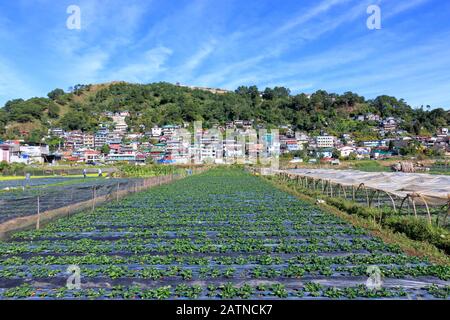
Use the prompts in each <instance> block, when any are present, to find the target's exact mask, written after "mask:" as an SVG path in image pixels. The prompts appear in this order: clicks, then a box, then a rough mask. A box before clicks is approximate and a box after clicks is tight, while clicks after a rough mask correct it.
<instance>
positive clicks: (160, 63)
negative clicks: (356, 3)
mask: <svg viewBox="0 0 450 320" xmlns="http://www.w3.org/2000/svg"><path fill="white" fill-rule="evenodd" d="M172 53H173V51H172V50H171V49H169V48H166V47H163V46H161V47H157V48H153V49H150V50H148V51H147V52H145V53H144V54H143V55H142V57H140V58H139V60H138V61H137V62H135V63H130V64H128V65H126V66H124V67H122V68H120V69H118V70H117V71H114V72H113V73H112V74H111V75H110V77H112V78H113V79H116V80H124V81H129V82H141V83H142V82H148V81H152V80H157V76H158V75H159V74H160V73H161V72H163V71H165V70H166V67H165V63H166V61H167V59H168V58H169V57H170V56H171V55H172Z"/></svg>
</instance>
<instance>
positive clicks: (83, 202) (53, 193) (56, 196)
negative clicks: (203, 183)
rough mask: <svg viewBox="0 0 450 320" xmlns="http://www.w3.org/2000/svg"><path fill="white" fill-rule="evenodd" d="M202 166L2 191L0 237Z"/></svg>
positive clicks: (119, 197) (167, 179)
mask: <svg viewBox="0 0 450 320" xmlns="http://www.w3.org/2000/svg"><path fill="white" fill-rule="evenodd" d="M204 170H206V169H205V168H194V169H191V170H186V171H185V172H183V173H181V174H170V175H165V176H155V177H151V178H140V179H107V180H104V181H102V182H99V181H93V182H89V181H87V182H86V183H83V184H77V185H67V186H62V187H51V188H36V189H30V190H25V191H21V192H8V193H4V194H2V195H1V196H0V238H5V237H7V234H9V233H11V232H12V231H17V230H20V229H24V228H29V227H32V226H34V225H35V227H36V229H39V228H40V227H41V226H42V222H45V221H49V220H52V219H53V218H55V217H60V216H70V215H71V214H73V213H75V212H78V211H80V210H86V209H92V210H93V209H95V207H96V206H98V205H100V204H102V203H104V202H108V201H113V200H119V199H121V198H123V197H124V196H126V195H128V194H130V193H135V192H139V191H143V190H146V189H148V188H151V187H153V186H158V185H162V184H166V183H170V182H172V181H175V180H178V179H181V178H183V177H185V176H186V175H190V174H196V173H200V172H203V171H204Z"/></svg>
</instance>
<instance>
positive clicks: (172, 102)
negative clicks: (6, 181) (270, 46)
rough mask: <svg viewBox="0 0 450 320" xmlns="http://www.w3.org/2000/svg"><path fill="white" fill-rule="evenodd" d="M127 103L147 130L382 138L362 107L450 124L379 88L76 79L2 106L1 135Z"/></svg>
mask: <svg viewBox="0 0 450 320" xmlns="http://www.w3.org/2000/svg"><path fill="white" fill-rule="evenodd" d="M123 110H128V111H129V112H130V117H129V118H128V119H127V122H128V124H129V126H130V127H131V128H132V129H133V130H134V131H143V130H145V129H146V128H150V127H152V126H154V125H163V124H169V123H175V124H181V123H183V122H192V121H194V120H201V121H203V123H204V127H209V126H211V125H212V124H224V123H225V122H227V121H230V120H235V119H241V120H249V119H253V120H255V122H256V123H257V124H264V125H266V126H268V127H271V126H277V125H285V124H291V125H293V126H294V128H295V129H297V130H304V131H308V132H319V131H320V130H325V131H327V132H329V133H331V134H342V133H354V134H355V135H356V136H357V138H358V137H360V138H376V133H375V132H374V131H373V128H374V126H376V123H373V122H370V121H355V120H353V117H354V116H355V115H359V114H369V113H371V114H376V115H379V116H381V117H383V118H385V117H390V116H393V117H396V118H398V119H400V120H401V127H402V128H403V129H405V130H407V131H409V132H410V133H413V134H427V133H434V132H435V131H436V130H437V129H438V128H440V127H442V126H447V125H449V124H450V118H449V114H448V112H446V111H445V110H443V109H434V110H423V109H412V108H411V107H410V106H409V105H408V104H407V103H406V102H405V101H404V100H402V99H400V100H399V99H397V98H395V97H389V96H380V97H378V98H376V99H373V100H366V99H365V98H364V97H362V96H359V95H357V94H355V93H352V92H347V93H345V94H342V95H339V94H334V93H327V92H326V91H322V90H321V91H317V92H315V93H313V94H312V95H306V94H298V95H292V94H290V91H289V89H287V88H284V87H275V88H266V89H265V90H264V91H262V92H260V91H259V90H258V88H257V87H255V86H252V87H243V86H242V87H239V88H238V89H237V90H235V91H234V92H226V93H221V94H214V93H212V92H208V91H205V90H201V89H192V88H190V87H185V86H178V85H173V84H169V83H152V84H146V85H141V84H130V83H125V82H113V83H105V84H96V85H76V86H74V87H73V88H70V92H65V91H63V90H62V89H55V90H53V91H52V92H50V93H49V94H48V97H47V98H32V99H29V100H22V99H16V100H11V101H8V102H7V103H6V104H5V106H4V108H2V109H0V135H1V137H3V138H4V139H13V138H23V139H26V140H28V141H39V140H40V139H41V138H42V137H43V136H44V135H45V134H46V133H47V130H48V128H50V127H62V128H63V129H66V130H78V129H79V130H83V131H94V130H95V129H96V128H97V126H98V124H99V123H100V122H108V121H110V119H108V118H106V117H104V116H102V114H103V113H104V112H105V111H112V112H115V111H123Z"/></svg>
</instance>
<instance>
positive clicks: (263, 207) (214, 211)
mask: <svg viewBox="0 0 450 320" xmlns="http://www.w3.org/2000/svg"><path fill="white" fill-rule="evenodd" d="M70 265H75V266H78V267H79V268H80V272H81V273H80V274H81V289H74V290H70V289H68V288H67V287H66V282H67V278H68V277H69V275H68V274H67V269H68V266H70ZM371 266H376V268H379V270H380V271H381V273H382V279H381V280H382V285H381V286H379V287H377V288H372V289H370V288H368V287H366V281H367V279H368V274H367V272H369V273H371V272H373V270H377V269H376V268H375V267H371ZM368 270H369V271H368ZM449 280H450V268H449V267H448V266H439V265H434V264H431V263H429V262H428V261H426V260H424V259H419V258H416V257H410V256H407V255H405V254H404V253H402V252H401V251H400V250H399V248H398V247H397V246H393V245H387V244H385V243H383V242H382V241H381V240H379V239H377V238H374V237H372V236H370V235H369V234H368V233H367V232H366V231H365V230H363V229H359V228H355V227H353V226H352V225H349V224H348V223H346V222H344V221H342V220H340V219H338V218H337V217H335V216H333V215H331V214H329V213H326V212H323V211H321V210H320V209H319V208H317V207H315V206H313V205H310V204H308V203H305V202H303V201H300V200H298V199H296V198H295V197H293V196H291V195H289V194H287V193H284V192H282V191H280V190H277V189H274V188H273V187H272V186H271V185H270V184H268V183H267V182H265V181H263V180H261V179H260V178H258V177H254V176H251V175H249V174H246V173H243V172H241V171H239V170H226V169H214V170H210V171H208V172H207V173H204V174H201V175H197V176H191V177H189V178H186V179H183V180H178V181H176V182H175V183H172V184H169V185H164V186H160V187H157V188H153V189H150V190H148V191H146V192H142V193H138V194H134V195H132V196H130V197H128V198H126V199H124V200H121V201H119V202H114V203H110V204H109V205H107V206H104V207H101V208H97V209H96V210H95V211H94V212H86V213H82V214H79V215H76V216H72V217H70V218H67V219H63V220H59V221H57V222H54V223H52V224H51V225H49V226H48V227H47V228H45V229H42V230H39V231H26V232H21V233H18V234H16V235H15V236H14V239H13V240H12V241H9V242H1V243H0V298H2V299H73V298H76V299H185V298H202V299H233V298H240V299H247V298H256V299H276V298H280V299H302V298H303V299H355V298H357V299H392V298H401V299H417V298H421V299H448V298H449V293H450V287H449V284H450V281H449Z"/></svg>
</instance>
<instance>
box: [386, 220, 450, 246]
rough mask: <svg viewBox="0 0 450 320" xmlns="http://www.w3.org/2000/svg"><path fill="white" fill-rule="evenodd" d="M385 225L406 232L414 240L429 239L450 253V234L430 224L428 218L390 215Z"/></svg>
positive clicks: (428, 240)
mask: <svg viewBox="0 0 450 320" xmlns="http://www.w3.org/2000/svg"><path fill="white" fill-rule="evenodd" d="M385 225H386V226H388V227H389V228H391V229H392V230H394V231H396V232H400V233H404V234H405V235H406V236H407V237H409V238H411V239H413V240H419V241H427V242H429V243H431V244H433V245H435V246H436V247H438V248H439V249H442V250H444V251H445V253H447V254H450V234H449V232H448V231H447V230H445V229H443V228H439V227H436V226H433V225H430V224H429V223H428V222H427V221H426V220H424V219H420V218H415V217H410V216H409V217H390V218H389V219H387V220H386V222H385Z"/></svg>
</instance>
